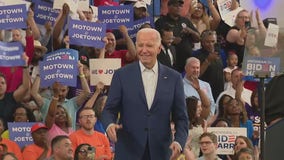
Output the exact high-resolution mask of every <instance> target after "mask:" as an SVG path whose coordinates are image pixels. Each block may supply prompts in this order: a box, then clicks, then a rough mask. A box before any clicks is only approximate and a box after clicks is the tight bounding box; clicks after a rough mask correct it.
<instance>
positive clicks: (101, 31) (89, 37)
mask: <svg viewBox="0 0 284 160" xmlns="http://www.w3.org/2000/svg"><path fill="white" fill-rule="evenodd" d="M68 28H69V32H68V34H69V38H70V44H76V45H81V46H89V47H95V48H103V47H104V45H105V44H104V42H103V38H104V37H105V34H106V25H105V24H103V23H96V22H88V21H80V20H73V19H70V21H69V26H68Z"/></svg>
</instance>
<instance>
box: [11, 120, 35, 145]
mask: <svg viewBox="0 0 284 160" xmlns="http://www.w3.org/2000/svg"><path fill="white" fill-rule="evenodd" d="M34 124H35V123H33V122H8V129H9V137H10V140H12V141H14V142H16V143H17V144H18V145H19V146H20V148H22V147H24V146H26V145H29V144H32V143H34V142H33V138H32V135H31V128H32V126H33V125H34Z"/></svg>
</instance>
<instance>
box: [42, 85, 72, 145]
mask: <svg viewBox="0 0 284 160" xmlns="http://www.w3.org/2000/svg"><path fill="white" fill-rule="evenodd" d="M57 85H60V84H59V83H57V82H55V83H54V84H53V88H54V89H53V92H54V96H53V98H52V101H51V103H50V105H49V109H48V113H47V115H46V119H45V125H46V127H47V128H48V129H49V130H48V142H51V140H52V139H53V138H54V137H56V136H58V135H67V136H69V135H70V134H71V133H72V132H73V129H72V121H71V118H70V116H69V114H68V112H67V110H66V109H65V108H64V107H63V106H62V105H58V100H59V98H58V94H59V93H58V92H59V91H57V89H58V88H59V87H56V86H57Z"/></svg>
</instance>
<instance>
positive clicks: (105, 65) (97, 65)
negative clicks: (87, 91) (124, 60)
mask: <svg viewBox="0 0 284 160" xmlns="http://www.w3.org/2000/svg"><path fill="white" fill-rule="evenodd" d="M120 67H121V59H120V58H105V59H90V73H91V86H95V85H97V83H98V82H99V81H101V82H103V83H104V84H105V85H110V83H111V79H112V76H113V74H114V71H115V70H117V69H118V68H120Z"/></svg>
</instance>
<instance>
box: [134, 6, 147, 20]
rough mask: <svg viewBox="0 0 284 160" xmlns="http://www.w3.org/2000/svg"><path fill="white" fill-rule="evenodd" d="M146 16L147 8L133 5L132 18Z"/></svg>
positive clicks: (136, 18)
mask: <svg viewBox="0 0 284 160" xmlns="http://www.w3.org/2000/svg"><path fill="white" fill-rule="evenodd" d="M146 16H147V10H146V8H144V7H140V8H136V7H134V19H135V20H138V19H142V18H145V17H146Z"/></svg>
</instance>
